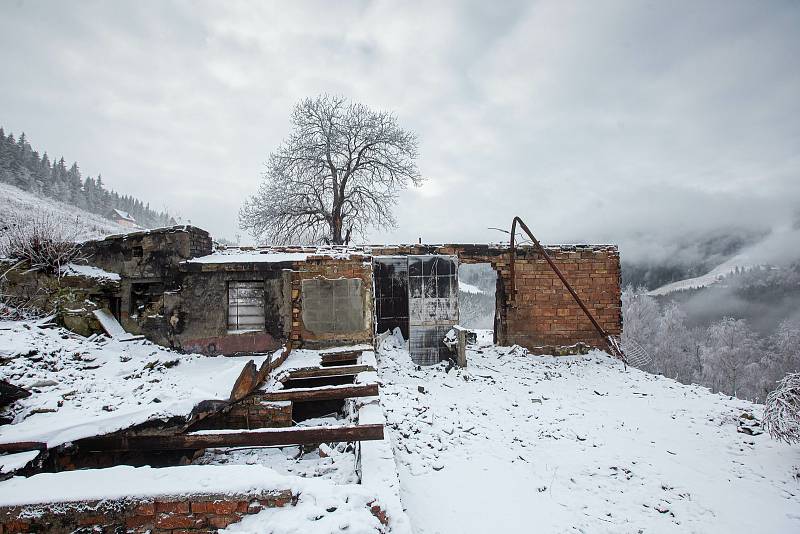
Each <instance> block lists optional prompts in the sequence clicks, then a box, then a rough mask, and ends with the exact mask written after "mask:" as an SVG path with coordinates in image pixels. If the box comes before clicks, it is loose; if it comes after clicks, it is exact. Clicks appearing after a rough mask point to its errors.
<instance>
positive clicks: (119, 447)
mask: <svg viewBox="0 0 800 534" xmlns="http://www.w3.org/2000/svg"><path fill="white" fill-rule="evenodd" d="M380 439H383V425H356V426H341V427H335V426H332V427H310V428H286V429H283V428H281V429H278V428H274V429H273V428H270V429H259V430H257V431H249V432H244V431H243V432H224V433H205V432H204V433H195V434H177V435H172V436H130V437H125V436H119V435H115V436H107V437H102V436H101V437H97V438H87V439H82V440H79V441H76V442H75V445H77V446H78V448H79V449H80V450H84V451H95V452H108V451H169V450H199V449H210V448H220V447H276V446H284V445H304V444H310V443H334V442H344V441H371V440H380Z"/></svg>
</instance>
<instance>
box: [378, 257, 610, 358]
mask: <svg viewBox="0 0 800 534" xmlns="http://www.w3.org/2000/svg"><path fill="white" fill-rule="evenodd" d="M546 248H547V251H548V254H549V255H550V256H551V257H552V259H553V260H554V263H555V264H556V265H557V266H558V267H559V269H560V270H561V271H562V273H563V274H564V276H565V277H566V278H567V280H568V281H569V282H570V284H571V285H572V286H573V288H574V289H575V292H576V293H577V294H578V296H579V297H580V298H581V299H582V300H583V302H584V304H586V306H587V307H588V308H589V310H590V311H591V312H592V314H593V315H594V317H595V319H597V321H598V323H600V325H601V326H602V327H603V328H604V329H605V330H606V331H607V332H608V333H609V334H612V335H619V334H620V333H621V332H622V304H621V301H620V298H621V280H620V275H621V271H620V257H619V251H618V249H617V247H616V246H613V245H555V246H547V247H546ZM372 254H374V255H406V254H448V255H456V256H458V258H459V261H460V262H462V263H489V264H491V265H492V267H493V268H494V269H495V271H497V273H498V283H497V312H498V314H497V318H496V322H495V337H496V342H497V343H498V344H500V345H513V344H517V345H520V346H523V347H525V348H527V349H529V350H530V351H532V352H537V353H555V352H563V351H561V350H559V348H560V347H565V346H571V345H576V344H581V343H583V344H587V345H591V346H595V347H598V348H602V349H606V348H607V347H606V345H605V342H604V341H603V340H602V339H601V338H600V336H599V335H598V334H597V332H596V330H595V329H594V327H593V326H592V324H591V322H590V321H589V319H588V318H587V317H586V315H585V314H584V313H583V311H582V310H581V309H580V307H579V306H578V305H577V303H575V300H574V299H573V298H572V295H570V294H569V292H568V291H567V289H566V288H565V287H564V284H563V283H562V282H561V280H560V279H559V278H558V277H557V276H556V274H555V273H554V272H553V270H552V269H551V268H550V266H549V265H548V264H547V262H546V261H545V260H544V258H543V257H542V256H541V254H539V253H538V252H536V251H535V250H533V248H531V247H529V246H527V247H526V246H523V247H519V248H518V249H517V253H516V260H515V275H514V282H515V283H516V284H515V287H516V293H515V295H514V296H513V298H512V295H511V288H512V280H511V268H510V264H511V254H510V252H509V249H508V247H503V246H492V245H463V244H462V245H458V244H456V245H403V246H397V247H382V248H373V249H372Z"/></svg>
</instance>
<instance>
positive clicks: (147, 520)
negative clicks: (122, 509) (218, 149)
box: [125, 515, 155, 528]
mask: <svg viewBox="0 0 800 534" xmlns="http://www.w3.org/2000/svg"><path fill="white" fill-rule="evenodd" d="M153 519H155V518H154V516H152V515H134V516H131V517H127V518H125V526H126V527H127V528H139V527H145V526H147V527H152V525H153Z"/></svg>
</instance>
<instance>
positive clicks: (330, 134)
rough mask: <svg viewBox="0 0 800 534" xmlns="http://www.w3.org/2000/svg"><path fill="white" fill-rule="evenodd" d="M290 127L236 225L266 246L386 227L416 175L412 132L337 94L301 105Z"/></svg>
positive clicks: (335, 239)
mask: <svg viewBox="0 0 800 534" xmlns="http://www.w3.org/2000/svg"><path fill="white" fill-rule="evenodd" d="M291 120H292V126H293V129H292V132H291V133H290V135H289V137H288V138H287V139H286V140H285V141H284V142H283V144H282V145H281V146H280V147H278V149H277V150H276V151H275V152H273V153H272V154H270V157H269V161H268V163H267V169H266V172H265V174H264V180H263V181H262V183H261V184H260V186H259V189H258V192H257V193H256V194H255V195H253V196H252V197H251V198H249V199H247V200H246V201H245V203H244V205H243V206H242V209H241V211H240V212H239V225H240V227H241V228H242V229H244V230H247V231H249V232H250V233H252V234H253V235H254V236H255V237H257V238H259V239H260V240H262V241H265V242H270V243H273V244H287V243H292V242H294V243H299V242H309V243H319V242H326V243H331V244H345V243H348V242H349V240H350V239H351V238H352V237H354V236H356V235H359V236H363V235H364V234H365V233H366V231H367V230H368V229H369V228H372V227H393V226H394V225H395V219H394V216H393V213H392V209H393V207H394V205H395V204H396V203H397V198H398V194H399V192H400V191H401V190H403V189H405V188H406V187H407V186H408V184H409V183H411V184H412V185H414V186H419V185H421V184H422V182H423V178H422V176H421V175H420V173H419V170H418V169H417V166H416V159H417V157H418V148H417V139H416V136H415V135H414V134H413V133H411V132H408V131H406V130H403V129H402V128H400V127H399V126H398V124H397V120H396V118H395V116H394V115H393V114H391V113H388V112H383V111H379V112H376V111H373V110H371V109H369V108H368V107H367V106H364V105H362V104H357V103H351V102H348V101H347V100H346V99H344V98H342V97H337V96H328V95H323V96H320V97H317V98H313V99H312V98H308V99H305V100H303V101H302V102H300V103H299V104H298V105H297V106H296V107H295V108H294V111H293V113H292V119H291Z"/></svg>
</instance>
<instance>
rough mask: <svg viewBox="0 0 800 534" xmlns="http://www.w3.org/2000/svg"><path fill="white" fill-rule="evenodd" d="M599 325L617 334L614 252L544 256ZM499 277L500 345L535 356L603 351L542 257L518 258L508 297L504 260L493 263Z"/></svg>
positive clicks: (563, 251) (571, 250) (568, 250)
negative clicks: (575, 349) (564, 349)
mask: <svg viewBox="0 0 800 534" xmlns="http://www.w3.org/2000/svg"><path fill="white" fill-rule="evenodd" d="M548 253H549V254H551V256H552V258H553V260H554V263H555V264H556V265H557V266H558V268H559V269H560V270H561V272H562V273H563V274H564V276H565V278H566V279H567V280H568V281H569V282H570V284H571V285H572V287H573V289H575V292H576V293H577V294H578V296H579V297H580V298H581V300H582V301H583V302H584V304H585V305H586V307H587V308H589V310H590V311H591V312H592V314H593V315H594V317H595V319H596V320H597V322H598V323H600V325H601V326H602V327H603V328H604V329H605V330H606V331H607V332H608V333H609V334H612V335H619V334H620V333H621V331H622V310H621V302H620V297H621V290H620V263H619V253H618V251H617V250H616V247H562V248H554V249H551V250H549V251H548ZM495 264H496V268H497V269H498V271H499V273H500V275H501V277H502V278H503V283H502V285H503V286H504V288H505V293H506V294H505V295H504V296H503V298H504V301H505V304H506V305H505V307H504V309H503V310H502V312H503V313H504V314H505V317H504V322H505V325H504V329H503V332H502V339H500V342H501V343H502V344H504V345H510V344H518V345H521V346H523V347H526V348H528V349H529V350H532V351H536V352H552V350H553V348H554V347H559V346H564V345H573V344H576V343H586V344H589V345H592V346H596V347H598V348H603V349H604V348H606V345H605V342H604V341H603V340H602V339H601V338H600V336H599V335H598V334H597V332H596V330H595V329H594V327H593V326H592V323H591V322H590V321H589V319H588V318H587V317H586V314H585V313H584V312H583V310H581V309H580V307H579V306H578V304H577V303H576V302H575V300H574V299H573V298H572V295H570V294H569V292H568V291H567V289H566V287H564V284H563V283H562V282H561V280H560V279H559V278H558V277H557V276H556V274H555V273H554V272H553V270H552V269H551V268H550V266H549V265H548V264H547V262H546V261H545V260H544V258H542V256H541V255H540V254H538V253H535V252H528V253H527V254H518V256H517V259H516V262H515V268H514V270H515V272H514V280H515V282H516V294H515V295H514V297H513V299H512V295H511V273H510V268H509V258H508V257H505V258H502V259H499V260H497V261H496V263H495Z"/></svg>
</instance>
